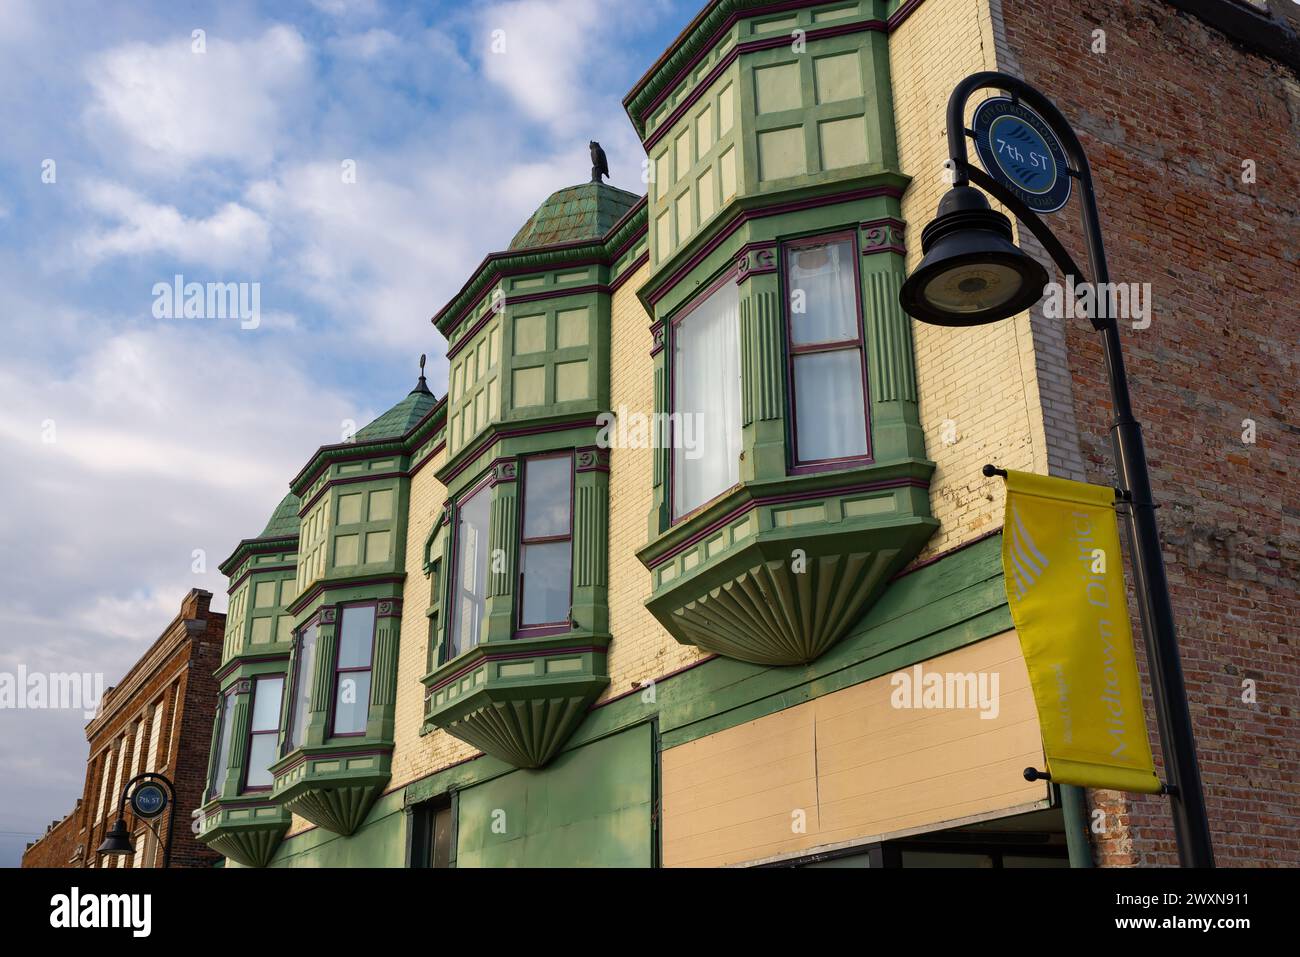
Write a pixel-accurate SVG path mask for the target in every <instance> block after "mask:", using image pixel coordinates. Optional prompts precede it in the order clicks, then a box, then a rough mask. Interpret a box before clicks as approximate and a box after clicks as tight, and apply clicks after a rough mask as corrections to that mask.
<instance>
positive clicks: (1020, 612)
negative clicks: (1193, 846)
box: [1002, 471, 1160, 794]
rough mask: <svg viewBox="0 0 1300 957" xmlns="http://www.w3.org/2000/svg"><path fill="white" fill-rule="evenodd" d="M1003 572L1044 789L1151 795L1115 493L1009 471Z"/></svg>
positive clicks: (1155, 787) (1152, 776) (1155, 786)
mask: <svg viewBox="0 0 1300 957" xmlns="http://www.w3.org/2000/svg"><path fill="white" fill-rule="evenodd" d="M1002 570H1003V573H1004V577H1005V579H1006V587H1007V600H1008V602H1010V605H1011V618H1012V620H1013V621H1014V622H1015V624H1016V631H1017V633H1019V635H1020V646H1021V648H1022V649H1023V650H1024V654H1025V663H1026V664H1027V665H1028V666H1029V682H1030V684H1031V685H1032V686H1033V689H1034V701H1035V703H1036V704H1037V705H1038V722H1039V724H1040V726H1041V728H1042V735H1043V752H1044V754H1046V756H1047V770H1048V772H1049V773H1050V774H1051V775H1052V780H1053V781H1054V782H1055V783H1057V784H1079V785H1083V786H1086V787H1093V788H1112V789H1115V790H1119V791H1140V792H1144V793H1147V794H1154V793H1156V792H1158V791H1159V790H1160V782H1159V780H1158V779H1157V778H1156V773H1155V768H1154V766H1153V765H1152V763H1151V744H1150V742H1149V741H1148V740H1147V727H1146V718H1145V716H1144V714H1143V711H1142V691H1141V687H1140V685H1139V684H1138V675H1137V665H1136V663H1135V661H1134V658H1133V633H1132V631H1131V629H1130V628H1129V618H1128V604H1127V602H1126V600H1125V593H1124V569H1123V559H1122V557H1121V554H1120V548H1119V527H1118V525H1117V522H1116V518H1115V490H1114V489H1112V488H1105V487H1102V486H1099V485H1086V484H1084V483H1083V482H1071V481H1069V480H1067V479H1058V478H1049V477H1047V476H1045V475H1032V474H1030V473H1028V472H1011V471H1008V472H1007V512H1006V519H1005V522H1004V526H1003V530H1002Z"/></svg>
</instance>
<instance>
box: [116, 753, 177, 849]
mask: <svg viewBox="0 0 1300 957" xmlns="http://www.w3.org/2000/svg"><path fill="white" fill-rule="evenodd" d="M128 798H129V799H130V802H131V811H132V812H133V813H134V814H135V816H136V817H137V818H139V819H140V820H142V821H144V822H145V826H146V827H148V828H149V830H151V831H153V835H154V837H156V838H157V839H158V843H160V844H161V845H162V848H163V864H162V866H163V867H169V866H170V865H171V853H172V847H171V844H172V830H173V826H174V825H175V823H176V786H175V785H174V784H172V782H171V780H170V779H169V778H167V777H165V776H164V775H161V774H155V773H153V772H152V771H146V772H145V773H144V774H137V775H136V776H135V777H133V778H132V779H131V780H129V781H127V782H126V786H125V787H123V788H122V798H121V800H120V801H119V802H118V805H117V820H116V821H114V822H113V826H112V827H110V828H109V829H108V833H107V834H105V835H104V841H103V843H102V844H100V845H99V848H98V849H97V853H100V854H116V855H124V854H134V853H135V845H134V844H132V842H131V832H130V831H129V830H127V826H126V804H127V800H128ZM169 807H170V809H171V810H170V813H169V814H168V816H167V838H166V840H164V839H163V837H162V835H161V834H159V833H158V830H157V829H156V828H155V827H154V826H153V825H152V824H150V823H149V822H150V821H151V820H152V819H153V818H156V817H158V816H159V815H160V814H162V812H163V811H164V810H166V809H167V808H169Z"/></svg>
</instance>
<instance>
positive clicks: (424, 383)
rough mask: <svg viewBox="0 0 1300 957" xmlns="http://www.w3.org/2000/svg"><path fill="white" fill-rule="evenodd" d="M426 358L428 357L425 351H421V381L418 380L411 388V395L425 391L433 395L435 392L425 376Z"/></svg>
mask: <svg viewBox="0 0 1300 957" xmlns="http://www.w3.org/2000/svg"><path fill="white" fill-rule="evenodd" d="M425 359H426V356H425V354H424V353H423V352H421V353H420V381H419V382H417V383H416V384H415V388H414V389H412V390H411V395H415V393H417V392H423V393H425V394H427V395H433V393H432V392H430V391H429V382H428V380H427V379H425V377H424V362H425Z"/></svg>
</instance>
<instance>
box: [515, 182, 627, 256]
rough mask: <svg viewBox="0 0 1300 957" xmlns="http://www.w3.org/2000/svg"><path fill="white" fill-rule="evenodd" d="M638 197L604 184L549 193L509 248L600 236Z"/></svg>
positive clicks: (622, 215) (588, 240)
mask: <svg viewBox="0 0 1300 957" xmlns="http://www.w3.org/2000/svg"><path fill="white" fill-rule="evenodd" d="M640 201H641V197H640V196H637V195H634V194H633V193H629V192H627V191H626V190H622V189H619V188H618V187H617V186H610V185H609V184H607V183H583V184H582V185H581V186H570V187H568V188H567V189H562V190H560V191H559V192H557V193H552V194H551V196H550V198H549V199H547V200H546V202H544V203H542V205H541V206H539V207H538V208H537V212H535V213H533V215H532V216H530V217H529V218H528V222H526V223H524V225H523V228H522V229H520V230H519V232H517V233H516V234H515V238H514V239H513V240H511V241H510V251H512V252H513V251H516V250H520V249H537V248H540V247H542V246H557V245H560V244H562V243H580V242H594V241H596V240H598V239H603V238H604V237H605V234H606V233H608V232H609V231H610V229H612V228H613V226H614V224H615V223H617V222H618V221H619V220H620V219H622V218H623V217H624V216H625V215H626V214H627V211H628V210H629V209H631V208H632V207H633V206H635V205H636V204H637V203H638V202H640Z"/></svg>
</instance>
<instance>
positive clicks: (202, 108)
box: [87, 26, 310, 171]
mask: <svg viewBox="0 0 1300 957" xmlns="http://www.w3.org/2000/svg"><path fill="white" fill-rule="evenodd" d="M206 47H207V50H206V52H204V53H196V52H194V51H193V50H192V48H191V39H190V37H188V36H182V37H178V38H176V39H174V40H170V41H168V42H166V43H161V44H152V45H151V44H147V43H127V44H124V45H122V46H118V47H115V48H113V49H111V50H109V51H107V52H106V53H103V54H101V55H99V56H97V57H96V58H95V59H94V60H92V61H91V64H90V66H89V67H88V69H87V78H88V80H89V82H90V85H91V94H92V103H91V106H90V107H89V109H88V112H87V118H88V119H89V120H90V121H91V123H92V125H93V126H98V127H102V128H104V129H106V130H108V131H110V132H111V133H112V134H113V135H115V136H117V137H120V138H121V139H122V140H123V141H124V142H125V144H126V145H127V147H128V148H129V149H130V150H131V152H132V155H133V156H134V158H135V159H136V160H137V161H138V162H140V163H141V164H143V165H145V166H148V167H151V168H158V169H168V170H173V171H175V170H180V169H184V168H186V167H188V166H191V165H193V164H195V163H197V162H200V161H203V160H224V161H229V162H232V163H235V164H237V165H240V166H243V167H251V168H257V167H261V166H264V165H266V164H267V163H269V162H270V161H271V160H272V159H273V158H274V156H275V155H276V151H277V148H278V147H279V145H280V143H281V141H282V140H283V139H284V138H285V134H286V123H287V122H288V121H289V120H290V119H291V118H292V117H293V116H294V113H295V105H296V99H297V96H298V94H299V91H300V90H301V89H302V88H303V87H304V86H305V81H306V80H307V78H308V76H309V74H310V51H309V49H308V46H307V43H306V41H305V40H304V39H303V38H302V36H301V35H300V34H299V33H298V32H297V31H296V30H294V29H291V28H289V27H285V26H273V27H271V28H270V29H268V30H267V31H266V32H265V33H263V34H262V35H261V36H260V37H256V38H253V39H248V40H231V39H229V38H227V37H224V36H221V35H220V34H218V33H215V32H211V31H210V32H208V34H207V35H206Z"/></svg>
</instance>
